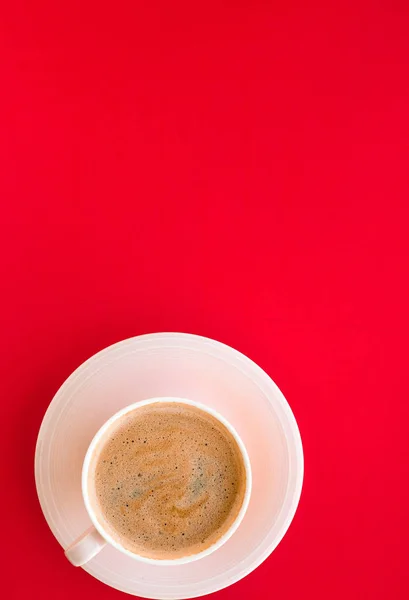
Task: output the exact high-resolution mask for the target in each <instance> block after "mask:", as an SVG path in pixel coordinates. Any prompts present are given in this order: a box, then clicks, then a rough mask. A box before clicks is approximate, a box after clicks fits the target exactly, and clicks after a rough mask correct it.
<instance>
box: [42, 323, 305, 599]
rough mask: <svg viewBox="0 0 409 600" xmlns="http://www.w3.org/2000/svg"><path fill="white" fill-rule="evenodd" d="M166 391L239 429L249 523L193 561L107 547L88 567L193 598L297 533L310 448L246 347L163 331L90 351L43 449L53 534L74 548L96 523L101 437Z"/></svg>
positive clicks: (147, 593)
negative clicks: (90, 501) (88, 487)
mask: <svg viewBox="0 0 409 600" xmlns="http://www.w3.org/2000/svg"><path fill="white" fill-rule="evenodd" d="M160 396H175V397H184V398H190V399H192V400H194V401H197V402H200V403H203V404H205V405H207V406H209V407H210V408H214V409H215V410H216V411H218V412H220V413H221V414H222V415H223V416H224V417H225V418H226V419H227V420H228V421H229V422H230V423H231V424H232V425H233V426H234V427H235V429H236V430H237V431H238V433H239V435H240V437H241V438H242V440H243V442H244V444H245V446H246V448H247V451H248V453H249V456H250V461H251V465H252V474H253V489H252V496H251V500H250V504H249V507H248V510H247V513H246V515H245V517H244V519H243V522H242V523H241V525H240V527H239V529H238V531H236V533H235V534H234V536H232V538H231V539H230V540H228V541H227V542H226V544H224V545H223V546H222V547H221V548H219V549H218V550H217V551H216V552H214V553H213V554H211V555H210V556H207V557H205V558H202V559H201V560H198V561H196V562H193V563H190V564H187V565H179V566H161V565H150V564H143V563H139V564H138V563H137V562H135V561H134V560H133V559H132V558H130V557H128V556H125V555H124V554H123V553H121V552H119V551H118V550H116V549H115V548H113V547H111V546H107V547H106V548H104V549H103V550H102V551H101V552H100V553H99V554H98V555H97V556H96V557H95V558H93V559H92V560H91V561H89V562H88V563H87V564H86V565H85V566H84V567H83V568H84V569H85V570H86V571H87V572H88V573H90V574H91V575H93V576H94V577H96V578H97V579H99V580H100V581H103V582H104V583H106V584H107V585H110V586H112V587H114V588H117V589H119V590H122V591H124V592H128V593H129V594H134V595H137V596H142V597H146V598H158V599H163V600H174V599H177V598H178V599H184V598H193V597H196V596H201V595H204V594H209V593H212V592H215V591H217V590H220V589H222V588H224V587H226V586H228V585H230V584H232V583H234V582H235V581H238V580H239V579H241V578H242V577H244V576H245V575H247V574H248V573H250V572H251V571H252V570H253V569H255V568H256V567H257V566H258V565H259V564H260V563H261V562H262V561H263V560H265V558H267V556H268V555H269V554H270V553H271V552H272V551H273V550H274V548H275V547H276V546H277V544H278V543H279V542H280V540H281V539H282V537H283V536H284V534H285V532H286V531H287V529H288V527H289V525H290V523H291V520H292V518H293V516H294V514H295V511H296V508H297V505H298V501H299V498H300V494H301V488H302V480H303V452H302V445H301V438H300V434H299V431H298V427H297V424H296V421H295V419H294V416H293V414H292V412H291V409H290V408H289V406H288V404H287V402H286V400H285V398H284V396H283V395H282V393H281V392H280V390H279V389H278V387H277V386H276V385H275V383H274V382H273V381H272V380H271V379H270V377H268V375H267V374H266V373H265V372H264V371H263V370H262V369H260V367H258V366H257V365H256V364H255V363H254V362H252V361H251V360H250V359H248V358H246V357H245V356H244V355H243V354H240V353H239V352H237V351H236V350H233V349H232V348H230V347H228V346H225V345H224V344H221V343H219V342H216V341H213V340H210V339H207V338H202V337H199V336H194V335H189V334H179V333H158V334H150V335H144V336H140V337H136V338H131V339H128V340H125V341H123V342H120V343H118V344H115V345H113V346H110V347H109V348H106V349H105V350H103V351H102V352H99V353H98V354H96V355H95V356H93V357H92V358H90V359H89V360H88V361H86V362H85V363H84V364H83V365H81V366H80V367H79V368H78V369H77V370H76V371H75V372H74V373H73V374H72V375H71V376H70V377H69V378H68V379H67V381H66V382H65V383H64V384H63V385H62V387H61V388H60V389H59V391H58V392H57V394H56V395H55V397H54V399H53V401H52V402H51V404H50V406H49V408H48V410H47V412H46V415H45V417H44V420H43V423H42V425H41V429H40V432H39V436H38V441H37V448H36V460H35V475H36V484H37V492H38V496H39V499H40V503H41V507H42V510H43V512H44V515H45V518H46V519H47V522H48V524H49V526H50V528H51V530H52V532H53V533H54V535H55V537H56V538H57V540H58V541H59V543H60V544H61V546H62V547H63V548H66V547H67V546H69V545H70V544H71V543H72V541H73V540H75V539H76V538H77V537H78V536H79V535H80V534H81V532H82V531H84V529H86V528H87V527H88V526H89V517H88V514H87V511H86V509H85V505H84V502H83V498H82V493H81V469H82V463H83V459H84V456H85V453H86V450H87V448H88V445H89V443H90V441H91V440H92V438H93V436H94V435H95V433H96V432H97V430H98V429H99V428H100V427H101V425H102V424H103V423H104V422H105V421H106V420H107V419H108V418H109V417H110V416H111V415H112V414H113V413H115V412H117V411H118V410H120V409H121V408H123V407H125V406H127V405H128V404H132V403H133V402H137V401H138V400H143V399H145V398H151V397H160ZM73 568H74V567H73Z"/></svg>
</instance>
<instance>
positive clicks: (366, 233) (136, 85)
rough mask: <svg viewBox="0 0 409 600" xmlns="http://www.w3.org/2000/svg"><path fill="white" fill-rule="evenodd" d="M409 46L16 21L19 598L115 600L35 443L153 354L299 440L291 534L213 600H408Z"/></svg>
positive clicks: (9, 366) (162, 14)
mask: <svg viewBox="0 0 409 600" xmlns="http://www.w3.org/2000/svg"><path fill="white" fill-rule="evenodd" d="M303 4H305V5H309V6H308V7H307V6H304V7H303V6H302V5H303ZM408 32H409V5H408V3H407V1H402V2H398V1H393V0H388V1H386V0H384V1H383V2H379V1H378V2H377V1H376V0H375V1H374V0H371V1H370V2H367V3H365V2H360V1H355V2H328V1H323V2H320V3H318V2H305V3H299V5H297V4H296V3H295V2H293V1H291V0H285V1H282V0H277V1H276V2H267V1H262V0H252V1H250V0H247V1H244V0H236V1H234V2H233V1H231V0H230V1H223V0H218V1H217V2H216V1H213V0H210V1H209V2H206V3H204V2H203V3H198V2H187V1H186V2H181V1H179V0H172V1H166V2H165V1H164V0H162V1H158V0H156V1H155V0H146V1H143V2H139V1H137V0H132V1H130V0H129V1H123V0H117V1H116V2H101V1H99V2H96V1H94V0H88V1H85V2H84V1H82V2H79V1H77V0H70V2H54V1H51V0H48V1H45V0H36V1H30V2H21V1H19V0H14V1H13V2H9V3H6V2H5V3H3V7H2V9H1V18H0V69H1V88H2V90H1V97H0V137H1V141H0V159H1V160H0V170H1V187H0V193H1V208H2V213H1V228H2V233H1V239H0V248H1V283H2V288H3V292H2V299H1V320H2V328H1V331H2V345H1V352H2V356H1V365H2V373H3V374H2V376H1V384H0V385H1V402H2V422H3V427H2V432H1V435H0V439H1V444H2V449H1V459H2V484H3V485H2V493H1V495H0V497H1V514H2V534H3V540H2V544H1V548H2V549H1V553H2V567H3V576H2V590H3V595H4V591H5V590H7V595H6V596H5V597H8V598H18V599H22V598H28V597H34V598H40V597H41V598H44V599H48V598H50V599H51V598H57V597H58V598H62V599H64V598H71V597H73V596H75V597H77V598H90V597H97V595H98V598H101V600H102V599H105V598H106V599H111V598H112V599H113V598H118V599H119V598H120V592H117V591H115V590H112V589H110V588H108V587H106V586H104V585H103V584H101V583H99V582H98V581H95V580H93V579H92V578H91V577H89V576H88V575H87V574H86V573H84V572H83V571H82V570H81V569H77V570H76V569H74V568H72V567H71V566H70V565H69V564H68V562H67V561H66V560H65V558H64V556H63V553H62V550H61V549H60V548H59V546H58V544H57V542H56V541H55V540H54V538H53V536H52V534H51V533H50V531H49V530H48V528H47V526H46V523H45V521H44V519H43V517H42V514H41V511H40V508H39V505H38V502H37V498H36V493H35V486H34V478H33V454H34V446H35V439H36V435H37V432H38V428H39V426H40V422H41V419H42V417H43V414H44V412H45V410H46V408H47V405H48V403H49V402H50V400H51V398H52V396H53V394H54V393H55V391H56V390H57V388H58V387H59V386H60V384H61V383H62V382H63V381H64V379H65V378H66V377H67V376H68V375H69V374H70V372H71V371H72V370H73V369H74V368H75V367H77V366H78V365H79V364H80V363H81V362H82V361H83V360H84V359H86V358H87V357H89V356H90V355H92V354H93V353H94V352H96V351H98V350H100V349H101V348H103V347H104V346H106V345H108V344H111V343H113V342H116V341H118V340H120V339H122V338H124V337H128V336H132V335H138V334H141V333H146V332H152V331H162V330H173V331H187V332H193V333H198V334H202V335H206V336H209V337H214V338H216V339H218V340H221V341H223V342H226V343H228V344H231V345H232V346H234V347H236V348H237V349H239V350H241V351H242V352H244V353H246V354H248V355H249V356H250V357H251V358H252V359H254V360H255V361H256V362H258V363H259V364H260V365H261V366H262V367H263V368H264V369H266V371H267V372H268V373H269V374H271V376H272V377H273V378H274V379H275V381H276V382H277V383H278V384H279V386H280V387H281V388H282V390H283V391H284V393H285V395H286V396H287V398H288V400H289V402H290V404H291V406H292V408H293V410H294V412H295V415H296V417H297V419H298V422H299V425H300V429H301V433H302V436H303V442H304V450H305V461H306V473H305V485H304V490H303V494H302V498H301V503H300V507H299V510H298V512H297V515H296V518H295V520H294V522H293V524H292V526H291V528H290V530H289V532H288V534H287V535H286V537H285V539H284V540H283V542H282V543H281V544H280V546H279V547H278V549H277V550H276V551H275V552H274V553H273V555H272V556H270V558H269V559H268V560H267V561H266V562H265V563H264V564H263V565H262V566H261V567H259V569H257V570H256V571H255V572H254V573H252V574H251V575H249V576H248V577H247V578H246V579H245V580H243V581H241V582H240V583H238V584H236V585H234V586H233V587H231V588H229V589H227V590H224V591H222V592H219V593H218V594H217V595H216V596H217V597H218V598H220V600H222V598H223V599H226V600H227V599H228V598H247V597H249V596H250V595H257V596H258V597H261V598H268V599H269V598H271V599H273V598H274V599H275V598H285V599H286V600H293V599H297V600H298V599H299V598H314V599H323V600H324V599H325V600H326V599H328V598H331V599H332V600H337V599H340V600H341V599H342V600H344V599H345V598H348V599H350V600H354V599H359V600H361V599H363V598H365V599H366V598H368V599H375V600H378V599H384V598H385V599H386V598H387V599H388V600H389V599H394V600H395V599H396V600H401V599H404V598H407V597H408V595H409V575H408V573H409V570H408V564H407V560H408V553H407V545H408V539H409V518H408V510H409V468H408V459H409V434H408V422H409V421H408V419H409V408H408V407H409V404H408V397H409V395H408V392H409V383H408V369H407V364H408V351H407V340H408V333H409V318H408V301H409V289H408V287H409V285H408V259H409V242H408V200H409V77H408V73H409V33H408ZM7 536H9V538H8V540H11V551H10V547H8V546H7V545H6V542H5V540H6V539H7ZM21 551H23V552H24V555H23V556H22V555H21Z"/></svg>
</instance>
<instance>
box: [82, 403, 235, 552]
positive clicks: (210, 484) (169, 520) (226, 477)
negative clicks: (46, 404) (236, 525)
mask: <svg viewBox="0 0 409 600" xmlns="http://www.w3.org/2000/svg"><path fill="white" fill-rule="evenodd" d="M245 489H246V471H245V467H244V463H243V458H242V454H241V451H240V449H239V447H238V444H237V442H236V440H235V439H234V437H233V436H232V435H231V433H230V432H229V431H228V430H227V429H226V428H225V427H224V425H223V424H222V423H220V421H218V420H217V419H215V418H214V417H212V416H211V415H210V414H208V413H206V412H204V411H203V410H200V409H199V408H196V407H194V406H190V405H188V404H183V403H177V402H161V403H155V404H151V405H147V406H142V407H141V408H136V409H134V410H133V411H131V412H129V413H127V414H126V415H124V416H123V417H122V418H120V419H119V420H118V421H116V422H115V423H114V424H113V425H112V427H111V428H110V429H109V430H108V431H107V432H106V434H105V436H104V437H103V439H102V440H101V441H100V443H99V445H98V447H97V448H96V450H95V451H94V455H93V457H92V460H91V465H90V470H89V480H88V491H89V495H90V500H91V505H92V507H93V509H94V512H95V513H96V516H97V519H98V521H99V523H100V524H101V525H102V527H103V528H104V529H105V530H106V531H107V532H108V533H109V534H110V535H111V537H112V538H113V539H114V540H115V541H117V542H119V543H120V544H121V545H122V546H123V547H124V548H126V549H127V550H130V551H131V552H134V553H136V554H139V555H140V556H145V557H149V558H154V559H162V560H163V559H175V558H181V557H183V556H190V555H192V554H197V553H199V552H202V551H203V550H205V549H206V548H208V547H209V546H211V545H212V544H214V543H215V542H216V541H217V540H218V539H219V538H221V537H222V535H223V534H224V533H225V532H226V531H227V530H228V529H229V528H230V526H231V525H232V523H233V522H234V520H235V519H236V517H237V515H238V513H239V511H240V508H241V506H242V504H243V499H244V494H245Z"/></svg>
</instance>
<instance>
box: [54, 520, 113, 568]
mask: <svg viewBox="0 0 409 600" xmlns="http://www.w3.org/2000/svg"><path fill="white" fill-rule="evenodd" d="M105 545H106V541H105V540H104V538H103V537H102V535H101V534H100V533H99V532H98V531H97V530H96V529H95V527H94V526H92V527H90V528H89V529H87V530H86V531H84V533H83V534H82V535H80V537H79V538H77V539H76V540H75V542H73V543H72V544H71V545H70V546H68V548H67V549H66V550H65V552H64V554H65V556H66V557H67V558H68V560H69V561H70V563H72V564H73V565H74V567H82V565H85V563H87V562H88V561H89V560H91V558H94V556H96V555H97V554H98V552H99V551H100V550H102V548H103V547H104V546H105Z"/></svg>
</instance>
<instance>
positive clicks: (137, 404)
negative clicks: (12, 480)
mask: <svg viewBox="0 0 409 600" xmlns="http://www.w3.org/2000/svg"><path fill="white" fill-rule="evenodd" d="M165 402H166V403H179V404H186V405H188V406H194V407H196V408H198V409H200V410H203V411H204V412H206V413H207V414H210V415H211V416H212V417H214V418H215V419H217V420H218V421H219V422H220V423H222V425H224V426H225V427H226V429H227V430H228V431H229V433H230V434H231V435H232V436H233V437H234V439H235V441H236V443H237V445H238V447H239V449H240V452H241V455H242V458H243V463H244V468H245V471H246V489H245V492H244V498H243V502H242V505H241V507H240V510H239V512H238V514H237V517H236V518H235V520H234V521H233V523H232V524H231V525H230V527H229V529H228V530H227V531H225V533H224V534H223V535H222V536H221V537H220V538H219V539H218V540H217V541H216V542H214V543H213V544H212V545H211V546H209V547H208V548H206V549H205V550H202V551H201V552H198V553H196V554H191V555H188V556H183V557H180V558H174V559H160V558H149V557H146V556H141V555H140V554H137V553H135V552H131V551H130V550H128V549H127V548H124V547H123V546H122V545H121V544H120V543H119V542H117V541H116V540H114V539H113V538H112V537H111V535H110V534H109V533H107V532H106V530H105V529H104V527H103V526H102V525H101V524H100V522H99V521H98V519H97V518H96V516H95V512H94V510H93V508H92V506H91V502H90V499H89V495H88V486H87V481H88V474H89V467H90V464H91V458H92V455H93V453H94V450H95V448H96V446H97V444H98V442H99V440H100V439H101V437H102V436H103V434H104V433H105V432H106V431H107V430H108V429H109V427H111V425H112V424H113V423H114V422H115V421H117V419H119V418H121V417H122V416H124V415H126V414H127V413H128V412H131V411H132V410H135V409H137V408H142V407H143V406H149V405H151V404H158V403H165ZM251 489H252V473H251V463H250V458H249V455H248V452H247V449H246V447H245V445H244V442H243V440H242V439H241V437H240V436H239V434H238V433H237V431H236V429H235V428H234V427H233V425H232V424H231V423H230V422H229V421H228V420H227V419H226V418H225V417H223V415H221V414H220V413H219V412H218V411H216V410H215V409H213V408H211V407H209V406H207V405H205V404H202V403H201V402H196V401H195V400H190V399H188V398H179V397H174V396H164V397H155V398H147V399H146V400H142V401H137V402H133V403H132V404H128V405H127V406H125V407H124V408H122V409H121V410H119V411H118V412H116V413H114V414H113V415H112V416H111V417H110V418H109V419H107V420H106V421H105V422H104V423H103V425H101V427H100V428H99V429H98V431H97V432H96V434H95V435H94V437H93V438H92V440H91V443H90V444H89V446H88V449H87V452H86V454H85V458H84V462H83V466H82V473H81V490H82V496H83V499H84V503H85V508H86V510H87V512H88V515H89V517H90V519H91V521H92V524H93V525H94V527H95V529H96V530H97V531H98V532H99V534H100V535H101V536H102V537H103V538H104V539H105V541H106V542H107V543H109V544H110V545H111V546H113V547H114V548H116V549H117V550H119V551H120V552H122V553H124V554H126V555H127V556H130V557H131V558H134V559H135V560H139V561H141V562H144V563H147V564H154V565H163V566H168V565H183V564H187V563H190V562H193V561H196V560H199V559H200V558H204V557H206V556H209V555H210V554H212V553H213V552H215V551H216V550H218V549H219V548H220V547H221V546H223V544H225V542H227V540H229V539H230V538H231V536H232V535H233V534H234V532H235V531H236V530H237V529H238V527H239V525H240V523H241V522H242V520H243V518H244V515H245V513H246V511H247V508H248V505H249V502H250V496H251Z"/></svg>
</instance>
